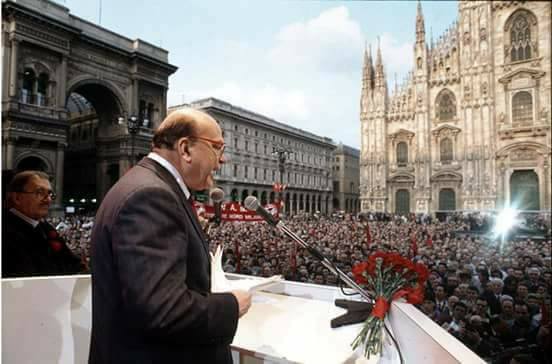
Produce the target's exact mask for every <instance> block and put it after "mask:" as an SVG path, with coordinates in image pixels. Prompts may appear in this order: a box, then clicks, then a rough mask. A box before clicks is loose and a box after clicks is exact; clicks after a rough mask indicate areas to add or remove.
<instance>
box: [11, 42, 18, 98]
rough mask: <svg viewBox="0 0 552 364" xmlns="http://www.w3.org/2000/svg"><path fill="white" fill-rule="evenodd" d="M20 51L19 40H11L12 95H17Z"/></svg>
mask: <svg viewBox="0 0 552 364" xmlns="http://www.w3.org/2000/svg"><path fill="white" fill-rule="evenodd" d="M18 52H19V41H18V40H17V39H12V40H11V57H10V90H9V96H10V97H17V56H18Z"/></svg>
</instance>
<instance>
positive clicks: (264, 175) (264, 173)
mask: <svg viewBox="0 0 552 364" xmlns="http://www.w3.org/2000/svg"><path fill="white" fill-rule="evenodd" d="M263 180H264V181H266V168H265V169H264V171H263Z"/></svg>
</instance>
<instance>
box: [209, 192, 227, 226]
mask: <svg viewBox="0 0 552 364" xmlns="http://www.w3.org/2000/svg"><path fill="white" fill-rule="evenodd" d="M209 197H210V198H211V200H213V207H214V208H215V216H214V217H213V222H214V223H215V224H217V225H219V224H220V221H221V219H222V207H221V204H222V200H223V199H224V191H223V190H222V189H220V188H218V187H217V188H213V189H212V190H211V192H209Z"/></svg>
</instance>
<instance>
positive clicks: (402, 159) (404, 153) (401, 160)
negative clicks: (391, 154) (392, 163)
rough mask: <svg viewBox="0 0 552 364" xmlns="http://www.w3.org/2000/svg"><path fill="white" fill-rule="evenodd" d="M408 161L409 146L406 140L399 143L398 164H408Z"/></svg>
mask: <svg viewBox="0 0 552 364" xmlns="http://www.w3.org/2000/svg"><path fill="white" fill-rule="evenodd" d="M407 163H408V146H407V145H406V143H405V142H400V143H399V144H397V165H398V166H399V167H401V166H406V164H407Z"/></svg>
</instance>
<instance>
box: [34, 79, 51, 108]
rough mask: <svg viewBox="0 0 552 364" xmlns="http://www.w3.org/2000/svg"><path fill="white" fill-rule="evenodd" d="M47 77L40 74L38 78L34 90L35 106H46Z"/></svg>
mask: <svg viewBox="0 0 552 364" xmlns="http://www.w3.org/2000/svg"><path fill="white" fill-rule="evenodd" d="M48 82H49V79H48V75H47V74H46V73H41V74H40V76H38V80H37V88H36V104H37V105H39V106H46V105H47V102H46V95H47V94H48Z"/></svg>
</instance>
